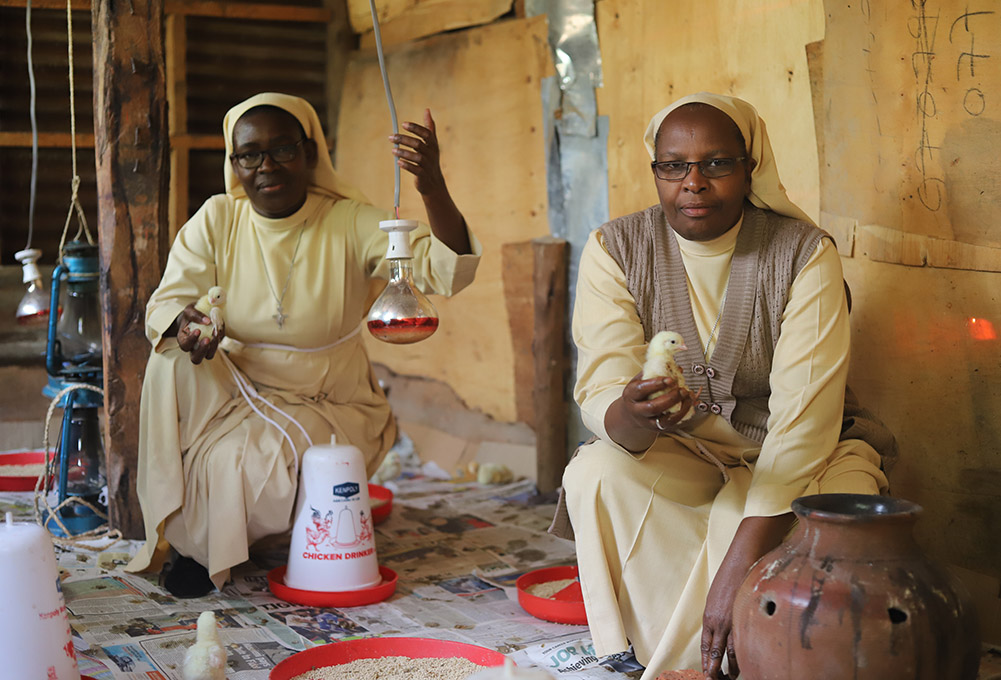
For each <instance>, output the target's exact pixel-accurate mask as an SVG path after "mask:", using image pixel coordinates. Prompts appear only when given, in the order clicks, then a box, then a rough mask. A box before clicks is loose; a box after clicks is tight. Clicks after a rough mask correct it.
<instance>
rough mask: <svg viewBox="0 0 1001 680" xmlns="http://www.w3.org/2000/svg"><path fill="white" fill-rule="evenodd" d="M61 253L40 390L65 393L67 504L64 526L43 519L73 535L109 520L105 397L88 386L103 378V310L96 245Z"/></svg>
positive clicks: (62, 485)
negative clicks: (101, 412)
mask: <svg viewBox="0 0 1001 680" xmlns="http://www.w3.org/2000/svg"><path fill="white" fill-rule="evenodd" d="M62 254H63V257H62V261H61V262H60V263H59V265H58V266H56V268H55V270H54V271H53V272H52V296H51V299H50V303H49V309H53V310H59V313H57V314H50V315H49V335H48V343H47V345H46V351H45V368H46V370H47V372H48V374H49V383H48V385H46V387H45V388H44V389H43V390H42V394H44V395H45V396H47V397H50V398H55V397H56V396H57V395H60V394H62V396H61V397H60V399H59V403H58V404H57V406H58V407H60V408H62V409H63V418H62V428H61V431H60V434H59V441H58V444H57V448H56V461H57V462H58V465H59V470H58V476H57V478H56V481H57V483H58V487H59V504H60V505H62V506H63V507H62V508H60V509H59V510H57V511H56V513H57V514H58V515H59V520H60V521H61V522H62V524H63V526H65V527H66V532H63V530H62V528H61V527H60V526H59V522H56V521H55V518H54V517H52V516H51V515H50V516H47V517H45V522H44V524H45V527H46V528H47V529H48V530H49V531H50V532H52V533H53V534H55V535H57V536H62V535H66V533H68V534H69V535H74V536H75V535H78V534H81V533H85V532H87V531H91V530H93V529H96V528H98V527H99V526H101V525H102V524H104V523H106V522H107V519H106V516H107V505H106V502H104V499H103V493H104V492H105V485H106V478H105V474H104V445H103V443H102V439H101V426H100V421H99V418H98V409H100V408H101V407H102V406H103V405H104V399H103V397H102V395H101V393H100V392H98V391H96V390H94V389H86V388H85V386H90V387H93V388H98V389H100V387H101V384H102V377H103V371H102V368H103V356H102V352H101V311H100V304H99V300H98V275H99V274H98V252H97V246H95V245H93V244H90V243H87V242H84V241H71V242H69V243H67V244H66V245H65V246H64V248H63V253H62ZM61 294H62V295H61ZM67 388H72V389H67ZM70 497H73V498H76V499H80V500H83V501H86V502H87V503H89V504H91V505H93V506H94V507H95V508H97V510H98V511H99V512H100V513H103V514H104V516H102V515H101V514H98V513H97V512H95V511H94V510H92V509H91V508H89V507H87V506H86V505H84V504H83V503H78V502H73V501H71V502H70V503H66V504H65V505H64V501H65V500H66V499H67V498H70Z"/></svg>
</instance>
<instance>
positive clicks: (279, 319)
mask: <svg viewBox="0 0 1001 680" xmlns="http://www.w3.org/2000/svg"><path fill="white" fill-rule="evenodd" d="M305 229H306V223H305V222H303V223H302V226H301V227H299V237H298V238H297V239H296V241H295V250H293V251H292V262H291V263H289V266H288V276H286V277H285V285H284V286H282V294H281V295H280V296H279V295H278V294H277V293H275V289H274V286H272V285H271V274H269V273H268V263H267V261H266V260H265V258H264V248H263V247H262V246H261V237H260V236H259V235H258V233H257V227H254V239H255V240H256V241H257V252H258V253H260V255H261V266H262V267H263V268H264V280H265V281H267V282H268V290H270V291H271V296H272V297H273V298H274V299H275V304H276V307H275V313H274V314H272V315H271V318H272V319H274V320H275V323H277V324H278V328H279V330H281V329H283V328H284V327H285V319H287V318H288V314H286V313H285V293H287V292H288V284H289V282H290V281H291V280H292V270H293V269H295V261H296V258H297V257H298V255H299V244H300V243H302V232H303V231H305Z"/></svg>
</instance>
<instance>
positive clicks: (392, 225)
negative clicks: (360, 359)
mask: <svg viewBox="0 0 1001 680" xmlns="http://www.w3.org/2000/svg"><path fill="white" fill-rule="evenodd" d="M379 228H380V229H382V230H383V231H385V232H386V233H387V234H389V247H388V248H387V251H386V259H387V260H388V261H389V267H390V277H389V283H388V284H387V285H386V289H385V290H384V291H382V295H380V296H379V297H378V299H377V300H376V301H375V302H374V303H373V304H372V308H371V309H370V310H369V313H368V329H369V331H370V332H371V333H372V335H373V336H375V337H376V338H377V339H378V340H382V341H383V342H390V343H393V344H397V345H405V344H410V343H413V342H420V341H421V340H424V339H425V338H427V337H429V336H430V335H431V334H432V333H434V332H435V331H436V330H438V311H437V310H436V309H435V308H434V305H433V304H431V301H430V300H428V299H427V297H426V296H425V295H424V294H423V293H422V292H421V291H419V290H418V289H417V286H415V285H414V276H413V252H412V251H411V249H410V232H411V231H413V230H414V229H416V228H417V222H415V221H414V220H383V221H382V222H380V223H379Z"/></svg>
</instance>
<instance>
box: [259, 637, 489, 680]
mask: <svg viewBox="0 0 1001 680" xmlns="http://www.w3.org/2000/svg"><path fill="white" fill-rule="evenodd" d="M387 656H406V657H410V658H411V659H456V658H458V659H468V660H469V661H472V662H473V663H475V664H479V665H480V666H502V665H504V655H503V654H501V653H500V652H495V651H494V650H492V649H487V648H486V647H477V646H476V645H469V644H466V643H464V642H451V641H448V640H431V639H428V638H407V637H398V638H394V637H384V638H364V639H362V640H346V641H344V642H331V643H330V644H326V645H323V646H321V647H313V648H312V649H307V650H306V651H304V652H299V653H298V654H293V655H292V656H290V657H289V658H287V659H285V660H284V661H282V662H281V663H279V664H278V665H277V666H275V667H274V668H272V669H271V675H269V676H268V680H291V679H292V678H294V677H295V676H297V675H301V674H302V673H307V672H309V671H311V670H313V669H316V668H323V667H324V666H340V665H343V664H346V663H351V662H352V661H357V660H358V659H381V658H384V657H387Z"/></svg>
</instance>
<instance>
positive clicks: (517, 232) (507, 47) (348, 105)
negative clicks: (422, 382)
mask: <svg viewBox="0 0 1001 680" xmlns="http://www.w3.org/2000/svg"><path fill="white" fill-rule="evenodd" d="M387 65H388V69H389V75H390V81H391V83H392V86H393V96H394V98H395V100H396V106H397V110H398V113H399V117H400V120H401V121H405V120H418V121H419V120H420V119H421V116H422V115H423V111H424V109H425V107H429V108H430V109H431V111H432V114H433V115H434V116H435V120H436V122H437V125H438V133H439V138H440V141H441V149H442V154H441V155H442V168H443V171H444V173H445V177H446V179H447V181H448V185H449V189H450V190H451V192H452V196H453V197H454V199H455V202H456V204H457V205H458V206H459V208H460V209H461V210H462V212H463V214H464V215H465V216H466V220H467V222H468V224H469V225H470V227H471V228H472V230H473V231H474V232H475V234H476V235H477V237H478V238H479V239H480V241H481V242H482V244H483V253H484V255H483V259H482V261H481V262H480V268H479V271H478V273H477V277H476V281H475V282H474V283H473V284H472V285H471V286H470V287H469V288H467V289H466V290H464V291H462V292H461V293H460V294H459V295H458V296H456V297H454V298H452V299H449V300H445V299H442V298H439V297H435V298H434V299H433V302H434V304H435V305H436V306H437V307H438V311H439V313H440V315H441V326H440V328H439V330H438V332H437V333H436V334H435V335H434V336H432V337H431V338H430V339H429V340H427V341H425V342H422V343H419V344H416V345H409V346H402V347H401V346H389V345H383V344H381V343H378V342H375V341H371V342H370V344H369V350H370V352H371V356H372V359H373V360H374V361H378V362H380V363H384V364H386V365H387V366H389V367H390V368H391V369H392V370H393V371H394V372H396V373H404V374H409V375H423V376H429V377H433V378H435V379H439V380H442V381H444V382H446V383H448V384H449V385H450V386H451V387H452V389H454V390H455V391H456V392H457V393H458V394H459V396H460V398H462V399H463V401H465V403H466V404H467V405H468V406H470V407H471V408H475V409H480V410H482V411H484V412H485V413H487V414H489V415H491V416H492V417H494V418H496V419H498V420H504V421H514V420H515V419H516V406H515V397H514V394H515V390H514V368H513V367H514V358H513V352H512V339H511V330H510V328H509V323H508V316H507V310H506V307H505V303H504V285H503V272H502V269H501V251H502V247H503V245H504V244H505V243H514V242H519V241H526V240H529V239H532V238H535V237H537V236H543V235H547V234H548V225H547V223H546V169H545V154H544V145H543V135H542V103H541V98H540V96H539V92H540V79H541V78H543V77H546V76H548V75H551V74H552V65H551V62H550V59H549V49H548V47H547V44H546V23H545V19H544V18H542V17H535V18H532V19H515V20H510V21H503V22H498V23H494V24H491V25H489V26H485V27H482V28H476V29H470V30H467V31H462V32H458V33H453V34H449V35H443V36H438V37H435V38H431V39H429V40H426V41H423V42H421V43H419V44H410V45H406V46H403V47H401V48H399V49H396V50H390V51H389V53H388V54H387ZM391 129H392V126H391V123H390V118H389V112H388V109H387V106H386V101H385V96H384V93H383V87H382V80H381V77H380V74H379V67H378V62H377V60H376V58H375V55H374V54H371V53H358V54H356V55H355V57H354V58H353V59H352V62H351V65H350V67H349V69H348V74H347V78H346V82H345V93H344V97H343V100H342V104H341V113H340V125H339V128H338V140H339V142H338V151H337V159H336V161H337V166H338V168H339V169H340V171H341V172H342V173H343V175H344V177H345V179H347V180H348V181H350V182H351V183H353V184H354V185H355V186H357V187H359V188H360V189H361V190H362V191H364V192H365V194H366V195H367V196H368V197H369V199H370V200H371V201H372V202H373V203H374V204H375V205H378V206H381V207H384V208H387V209H391V208H392V205H393V160H392V156H391V155H390V145H389V143H388V141H387V140H386V137H387V135H388V134H389V133H390V131H391ZM403 175H404V177H403V187H402V193H401V216H402V217H412V218H418V219H421V220H426V219H427V218H426V216H425V213H424V208H423V204H422V202H421V200H420V197H419V195H418V194H417V192H416V190H415V189H414V186H413V182H412V179H411V178H410V176H409V175H407V174H406V173H403Z"/></svg>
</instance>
